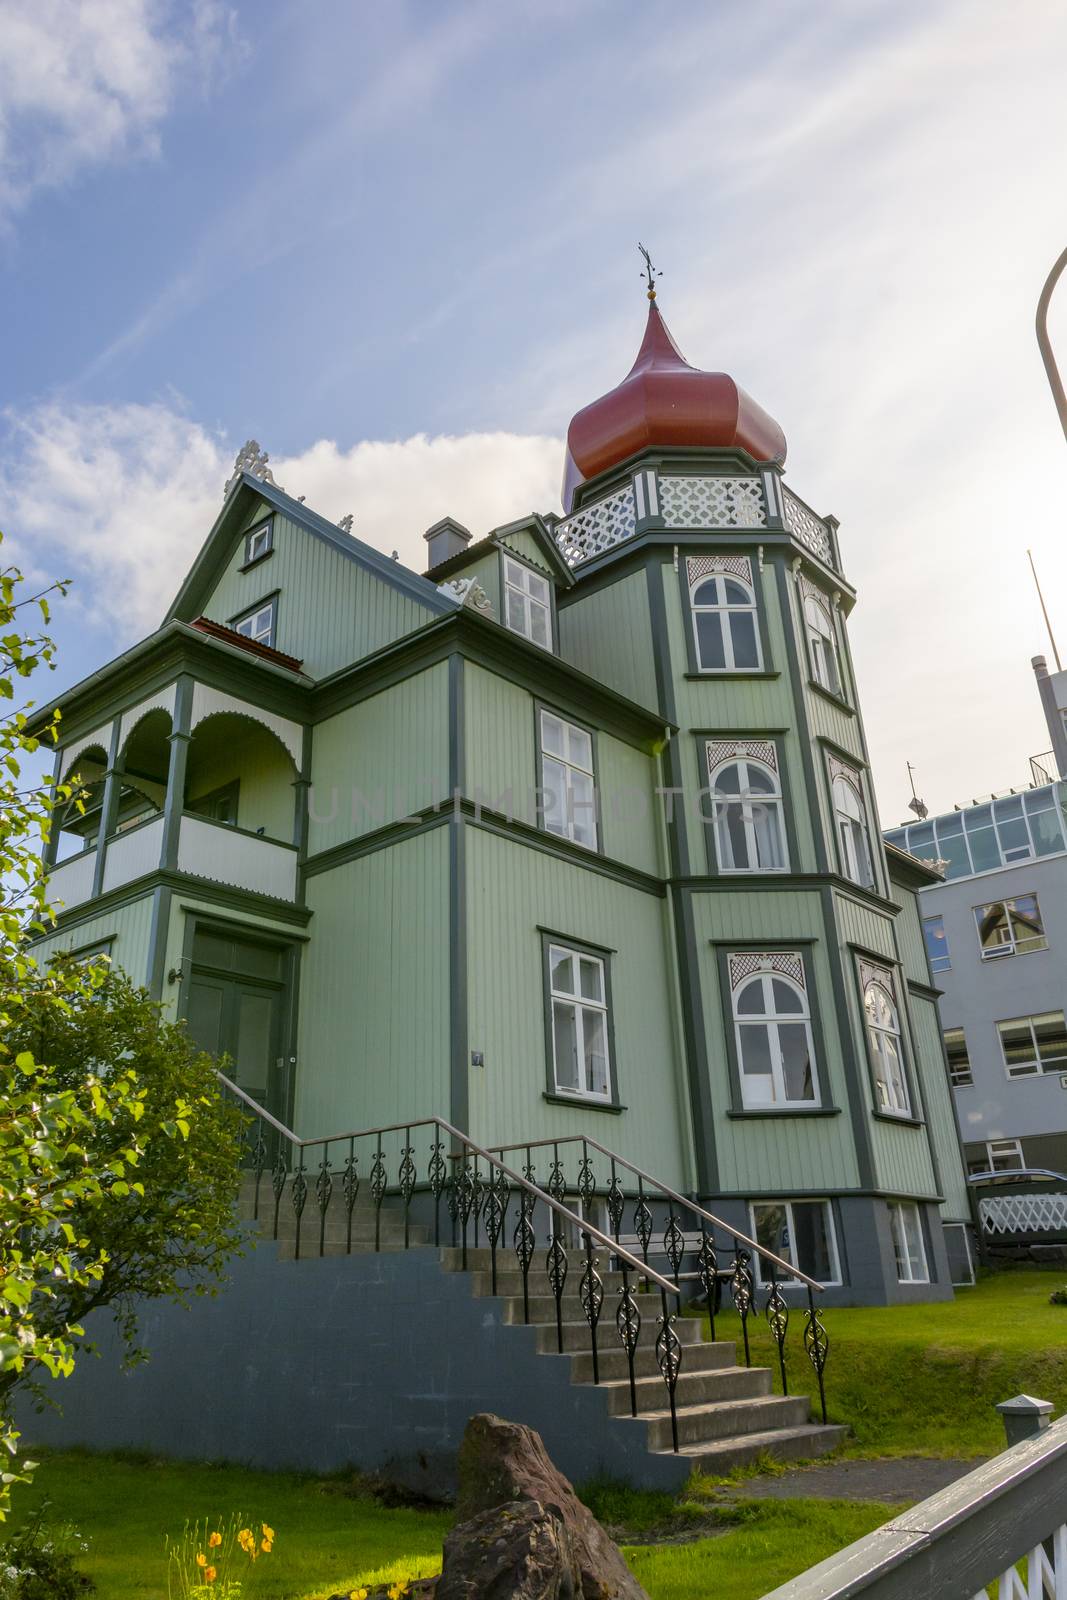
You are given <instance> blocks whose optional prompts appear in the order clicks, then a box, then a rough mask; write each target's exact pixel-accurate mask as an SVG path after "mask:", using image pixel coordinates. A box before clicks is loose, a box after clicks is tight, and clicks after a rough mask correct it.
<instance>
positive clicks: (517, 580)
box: [503, 555, 554, 650]
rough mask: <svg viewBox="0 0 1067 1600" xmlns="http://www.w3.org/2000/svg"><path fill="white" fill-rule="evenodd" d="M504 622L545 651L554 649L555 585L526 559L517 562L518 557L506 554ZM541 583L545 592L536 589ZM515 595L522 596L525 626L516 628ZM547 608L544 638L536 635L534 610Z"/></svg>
mask: <svg viewBox="0 0 1067 1600" xmlns="http://www.w3.org/2000/svg"><path fill="white" fill-rule="evenodd" d="M503 559H504V623H505V625H506V626H507V627H508V628H510V630H511V632H512V633H517V634H518V635H519V636H520V637H521V638H523V639H529V641H530V643H531V644H535V645H537V646H538V648H539V649H541V650H552V649H554V645H553V639H552V585H551V583H550V582H549V580H548V578H546V577H545V576H544V574H543V573H540V572H535V571H534V570H533V568H532V567H528V566H526V565H525V563H524V562H522V561H516V560H515V557H514V556H509V555H505V556H504V558H503ZM537 586H540V588H541V589H542V590H543V594H538V593H537V592H536V588H537ZM512 595H516V596H517V597H518V602H519V606H520V609H521V612H522V621H523V626H522V627H516V626H515V624H514V622H513V621H512V620H511V599H510V597H511V596H512ZM535 608H536V610H538V611H543V612H544V617H545V637H544V639H543V640H541V639H536V638H535V637H534V630H533V616H534V611H535Z"/></svg>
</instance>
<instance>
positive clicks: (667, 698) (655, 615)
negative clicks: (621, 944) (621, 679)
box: [645, 556, 693, 877]
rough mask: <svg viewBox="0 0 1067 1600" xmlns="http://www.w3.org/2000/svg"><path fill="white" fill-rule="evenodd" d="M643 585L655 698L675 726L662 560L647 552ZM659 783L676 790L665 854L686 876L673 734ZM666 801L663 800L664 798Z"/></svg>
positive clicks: (686, 839) (684, 825) (682, 800)
mask: <svg viewBox="0 0 1067 1600" xmlns="http://www.w3.org/2000/svg"><path fill="white" fill-rule="evenodd" d="M645 589H646V593H647V596H648V616H649V625H650V628H651V631H652V670H653V672H654V674H655V678H656V698H657V700H658V702H659V707H660V710H661V711H662V713H663V715H664V717H665V718H666V720H667V722H668V723H669V724H670V726H671V727H672V728H675V729H676V724H677V720H678V710H677V705H676V703H675V697H674V676H673V668H672V664H671V643H670V634H669V632H668V625H667V600H666V595H665V593H664V589H663V562H662V561H660V560H658V559H657V558H655V557H653V556H650V557H649V558H648V560H647V561H646V562H645ZM660 766H661V777H662V778H663V780H664V782H663V785H662V787H663V788H664V789H670V790H672V791H676V792H675V793H674V794H673V796H672V798H673V801H674V803H673V804H672V805H671V806H670V807H669V809H668V810H667V813H666V826H667V858H668V861H669V863H670V870H671V873H672V875H677V876H682V877H685V876H688V874H689V873H690V872H692V870H693V866H692V858H691V856H690V853H689V830H688V824H687V820H686V815H685V794H684V783H683V779H682V758H681V753H680V751H679V749H678V743H677V739H676V738H673V737H672V738H670V739H668V740H667V743H666V745H665V747H664V749H663V750H662V751H661V753H660ZM664 803H666V802H664Z"/></svg>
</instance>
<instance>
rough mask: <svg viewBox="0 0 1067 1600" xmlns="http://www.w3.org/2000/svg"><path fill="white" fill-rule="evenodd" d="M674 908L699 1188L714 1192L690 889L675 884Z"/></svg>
mask: <svg viewBox="0 0 1067 1600" xmlns="http://www.w3.org/2000/svg"><path fill="white" fill-rule="evenodd" d="M671 910H672V914H673V919H674V937H675V947H676V949H677V951H678V982H679V984H680V986H681V991H682V1035H683V1040H684V1045H685V1064H686V1071H687V1074H688V1078H689V1102H690V1104H689V1110H690V1115H691V1117H692V1119H693V1148H694V1151H695V1155H696V1172H697V1188H698V1189H699V1190H700V1192H701V1193H702V1194H714V1193H715V1191H716V1189H717V1188H718V1183H719V1161H718V1153H717V1151H716V1148H715V1108H714V1106H713V1105H712V1099H711V1061H710V1059H709V1056H708V1035H707V1028H706V1025H705V1022H704V1001H703V997H702V995H701V988H700V962H699V957H698V954H697V937H696V927H695V925H694V921H693V906H692V899H691V896H690V894H689V892H688V891H687V890H685V889H680V888H677V887H673V886H672V889H671Z"/></svg>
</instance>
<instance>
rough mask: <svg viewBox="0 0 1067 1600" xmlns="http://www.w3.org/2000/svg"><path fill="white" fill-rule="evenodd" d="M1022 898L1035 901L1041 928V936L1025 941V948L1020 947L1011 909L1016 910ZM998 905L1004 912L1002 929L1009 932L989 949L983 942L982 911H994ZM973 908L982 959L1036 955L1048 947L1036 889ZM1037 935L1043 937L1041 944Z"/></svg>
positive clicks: (993, 959) (979, 952) (990, 959)
mask: <svg viewBox="0 0 1067 1600" xmlns="http://www.w3.org/2000/svg"><path fill="white" fill-rule="evenodd" d="M1020 900H1032V901H1033V902H1034V911H1035V912H1036V914H1037V921H1038V926H1039V928H1040V929H1041V932H1040V935H1039V936H1034V937H1033V938H1029V939H1026V940H1025V941H1024V948H1023V949H1020V948H1019V944H1020V941H1019V939H1018V938H1017V937H1016V935H1015V931H1014V928H1013V926H1012V920H1011V910H1014V908H1015V907H1016V905H1017V904H1018V902H1019V901H1020ZM997 906H999V907H1000V908H1001V911H1002V912H1003V918H1004V920H1003V924H1002V930H1003V932H1004V933H1006V934H1007V938H1006V939H1003V940H1001V942H1000V943H999V944H995V945H992V946H991V947H990V948H989V949H986V947H985V946H984V945H983V943H982V912H983V911H992V910H994V909H995V907H997ZM1009 908H1010V909H1009ZM972 910H973V912H974V924H975V929H976V931H977V934H978V954H979V957H980V959H981V960H982V961H1000V960H1001V959H1002V958H1003V957H1004V956H1031V955H1036V954H1037V953H1038V951H1040V950H1047V949H1048V937H1047V935H1046V933H1045V923H1044V919H1043V917H1042V915H1041V906H1040V903H1039V901H1038V898H1037V894H1036V892H1035V891H1030V890H1028V891H1027V892H1026V894H1016V895H1008V896H1007V897H1006V898H1005V899H1003V900H987V901H986V902H985V904H984V905H978V906H974V907H972ZM1037 937H1040V939H1041V943H1040V944H1038V943H1037Z"/></svg>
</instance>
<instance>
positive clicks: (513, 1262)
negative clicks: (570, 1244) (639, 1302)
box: [441, 1221, 659, 1293]
mask: <svg viewBox="0 0 1067 1600" xmlns="http://www.w3.org/2000/svg"><path fill="white" fill-rule="evenodd" d="M441 1237H442V1238H443V1239H448V1238H450V1237H451V1223H450V1222H449V1224H448V1226H447V1227H446V1225H445V1222H444V1221H442V1223H441ZM547 1255H548V1240H547V1239H542V1238H538V1241H537V1248H536V1249H535V1251H534V1256H533V1260H532V1262H531V1263H530V1270H531V1272H532V1271H533V1270H534V1269H535V1268H536V1269H537V1270H538V1271H541V1272H543V1271H545V1258H546V1256H547ZM597 1256H598V1258H599V1261H600V1267H599V1268H598V1269H597V1270H598V1271H600V1272H603V1271H605V1270H606V1269H607V1251H606V1250H599V1251H597ZM491 1264H492V1258H491V1252H490V1250H489V1247H488V1245H484V1244H483V1245H479V1246H478V1248H477V1249H475V1247H474V1245H473V1244H469V1245H468V1246H467V1265H466V1267H464V1265H463V1251H462V1249H461V1248H460V1247H459V1246H458V1245H456V1246H454V1247H453V1246H452V1245H446V1246H445V1249H444V1251H443V1252H442V1265H443V1267H444V1269H445V1271H446V1272H464V1271H467V1272H488V1271H489V1269H490V1266H491ZM567 1265H568V1276H569V1275H570V1274H571V1273H574V1274H576V1275H577V1276H580V1275H581V1271H582V1267H583V1266H584V1265H585V1251H584V1250H568V1251H567ZM496 1270H497V1273H498V1274H500V1273H502V1272H515V1273H520V1272H521V1269H520V1266H519V1258H518V1256H517V1254H516V1253H515V1251H514V1250H512V1249H510V1248H509V1249H507V1250H505V1249H498V1250H497V1253H496ZM637 1278H638V1275H637V1273H636V1272H634V1271H631V1273H630V1282H631V1283H633V1284H634V1285H636V1283H637ZM656 1292H657V1293H658V1292H659V1291H658V1290H657V1291H656Z"/></svg>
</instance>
